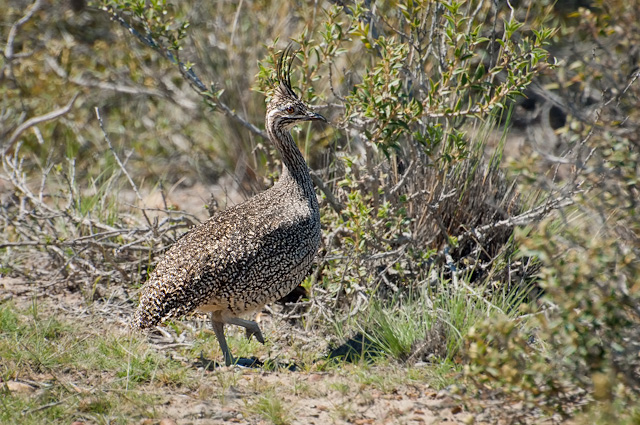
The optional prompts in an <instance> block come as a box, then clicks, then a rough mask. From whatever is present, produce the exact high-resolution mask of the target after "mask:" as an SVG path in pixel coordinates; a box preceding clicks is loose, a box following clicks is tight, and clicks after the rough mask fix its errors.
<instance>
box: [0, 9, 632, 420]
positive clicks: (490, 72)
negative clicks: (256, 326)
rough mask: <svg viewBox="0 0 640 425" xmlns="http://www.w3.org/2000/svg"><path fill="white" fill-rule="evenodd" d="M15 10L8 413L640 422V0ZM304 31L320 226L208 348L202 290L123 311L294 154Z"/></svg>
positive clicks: (6, 133)
mask: <svg viewBox="0 0 640 425" xmlns="http://www.w3.org/2000/svg"><path fill="white" fill-rule="evenodd" d="M0 9H1V10H3V14H2V17H1V18H0V19H1V20H2V25H1V26H0V32H1V33H0V38H1V39H2V44H3V51H2V53H3V54H2V59H0V61H1V62H0V95H1V102H2V106H1V108H0V149H2V170H1V171H0V211H1V213H0V225H1V226H2V229H3V232H2V235H1V236H0V263H1V264H0V265H1V268H0V276H1V280H0V285H1V287H2V293H1V294H0V374H1V375H0V379H1V384H0V392H2V397H0V422H2V423H34V424H36V423H38V424H39V423H66V424H68V423H132V422H140V423H148V424H151V423H164V424H169V423H174V422H175V423H218V422H220V423H221V422H224V421H235V422H247V423H260V422H266V423H312V422H314V421H315V422H316V423H361V424H365V423H433V422H434V421H445V420H451V421H457V422H460V423H474V422H475V423H542V422H545V421H547V422H565V421H566V422H570V423H629V424H637V423H640V404H639V403H638V390H639V389H640V343H639V342H638V341H640V335H639V333H640V304H639V302H638V301H639V298H640V261H639V254H640V252H639V251H640V224H639V223H640V222H639V218H638V199H640V194H639V189H638V176H639V175H640V173H639V171H640V170H639V165H638V164H639V161H640V128H639V127H640V126H639V124H640V116H639V111H640V105H639V102H640V88H639V84H640V83H639V82H638V77H639V76H640V67H639V60H640V50H639V49H640V48H639V47H638V46H640V40H639V39H638V38H639V37H640V31H639V28H638V25H639V24H638V23H639V22H640V4H638V2H637V1H634V0H631V1H626V2H623V1H617V0H613V1H608V2H604V1H598V0H592V1H587V0H583V1H565V2H552V1H529V0H521V1H515V0H513V1H482V0H472V1H451V2H446V1H435V0H429V1H426V0H425V1H412V0H399V1H392V2H375V1H369V0H367V1H363V2H360V1H356V2H351V1H338V0H334V1H322V2H321V1H316V2H290V3H287V4H286V5H283V4H282V3H280V2H265V1H253V0H241V1H240V2H237V1H217V2H177V3H176V4H168V3H167V2H164V1H159V0H158V1H137V0H136V1H124V0H104V1H102V2H89V3H86V2H84V1H82V0H73V1H67V2H52V1H45V0H36V1H34V2H29V1H21V0H15V1H13V0H0ZM289 40H293V41H294V42H295V43H296V45H298V46H299V52H298V61H297V62H296V63H295V64H294V70H293V80H294V86H297V87H298V88H299V93H300V96H301V97H302V98H303V99H305V100H306V101H308V102H309V103H310V104H311V105H314V107H315V108H317V110H318V111H319V112H321V113H322V114H323V115H325V116H326V117H327V118H329V121H330V122H331V124H332V125H331V126H327V127H321V126H311V125H309V126H304V127H301V128H298V129H296V130H295V138H296V140H297V141H298V145H299V147H300V149H301V151H302V152H303V154H304V155H305V157H306V158H307V161H308V163H309V166H310V168H311V170H312V175H313V178H314V182H315V184H316V187H317V192H318V196H319V197H320V199H321V200H322V204H321V208H322V220H323V238H324V241H323V246H322V248H321V251H320V253H319V256H318V259H317V262H316V264H315V265H314V267H313V269H312V270H311V273H310V275H309V277H308V278H307V279H306V280H305V282H304V283H303V284H302V285H301V287H300V288H299V289H298V290H297V291H295V292H294V293H293V294H292V295H291V296H289V297H286V298H285V299H283V300H281V301H280V302H279V303H277V304H276V305H274V306H268V307H267V308H266V309H265V311H264V312H262V313H261V315H260V320H261V321H262V326H263V327H264V328H265V330H266V334H268V335H269V336H268V338H267V339H268V341H267V344H266V345H265V346H258V345H257V344H256V343H255V342H249V341H245V340H244V339H243V338H242V335H240V334H238V335H235V334H234V335H232V338H231V345H232V351H233V352H237V353H239V354H241V355H245V356H248V355H256V356H257V357H258V358H259V359H260V360H261V361H262V362H263V363H264V364H263V366H262V367H261V368H260V369H259V370H256V371H254V370H241V369H237V368H220V367H214V366H215V365H214V363H213V362H212V361H211V360H208V359H218V358H219V357H220V353H219V350H218V347H217V344H216V343H215V341H214V339H213V337H212V334H211V333H210V332H209V331H208V330H207V329H206V326H205V324H204V322H203V321H202V320H201V318H200V317H198V316H197V315H196V316H193V317H191V318H187V319H185V320H181V321H176V322H173V323H170V324H169V326H167V327H165V328H163V329H158V330H157V331H154V332H153V333H151V334H150V335H131V334H129V333H128V332H127V331H126V329H125V327H126V322H127V320H128V317H129V315H130V314H131V312H132V310H133V308H134V307H135V304H136V302H137V301H136V300H137V290H138V289H139V288H140V287H141V285H142V284H143V283H144V281H145V279H146V277H147V276H148V273H149V271H150V270H152V269H153V267H154V265H155V264H156V263H157V261H158V260H159V259H160V258H161V256H162V253H163V252H164V251H165V250H166V249H167V248H168V247H169V246H170V245H171V244H172V243H173V242H174V241H175V240H176V239H177V238H178V237H179V236H180V235H181V234H182V233H184V232H185V231H186V230H187V229H188V228H189V227H190V226H192V225H193V224H195V223H198V222H199V221H202V220H204V219H206V218H207V217H208V216H209V215H210V214H215V211H217V210H218V209H222V208H225V207H226V206H227V205H233V204H235V203H238V202H241V201H242V200H243V199H245V198H247V197H250V196H252V195H253V194H255V193H257V192H259V191H261V190H264V189H265V188H267V187H269V186H270V185H271V184H273V182H274V181H275V180H276V179H277V176H278V173H279V171H280V167H279V166H280V164H279V158H278V156H277V154H276V153H275V151H274V149H273V147H272V146H271V145H270V144H269V142H268V140H267V139H266V137H265V133H264V131H263V129H262V125H263V122H264V111H265V97H268V96H269V92H270V90H271V88H272V87H273V83H274V70H273V65H274V61H275V59H276V57H277V55H278V53H279V51H280V50H281V49H283V48H284V47H285V46H286V45H287V43H288V42H289ZM294 364H295V369H296V371H290V370H289V369H294V367H293V366H292V365H294Z"/></svg>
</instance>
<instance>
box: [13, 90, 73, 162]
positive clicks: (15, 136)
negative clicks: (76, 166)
mask: <svg viewBox="0 0 640 425" xmlns="http://www.w3.org/2000/svg"><path fill="white" fill-rule="evenodd" d="M77 98H78V94H76V95H75V96H73V99H71V101H70V102H69V103H67V104H66V105H65V106H63V107H62V108H58V109H56V110H55V111H51V112H49V113H48V114H44V115H39V116H37V117H33V118H29V119H28V120H26V121H25V122H23V123H22V124H20V126H18V128H16V129H15V131H14V132H13V134H12V135H11V137H9V141H8V142H7V143H6V144H5V145H4V147H3V148H2V155H6V154H7V152H8V151H9V149H11V147H12V146H13V144H14V143H15V142H16V140H18V138H19V137H20V135H21V134H22V133H24V132H25V131H26V130H28V129H29V128H31V127H33V126H35V125H38V124H40V123H43V122H46V121H51V120H53V119H56V118H58V117H60V116H62V115H64V114H66V113H67V112H69V111H70V110H71V108H72V107H73V104H74V103H75V101H76V99H77Z"/></svg>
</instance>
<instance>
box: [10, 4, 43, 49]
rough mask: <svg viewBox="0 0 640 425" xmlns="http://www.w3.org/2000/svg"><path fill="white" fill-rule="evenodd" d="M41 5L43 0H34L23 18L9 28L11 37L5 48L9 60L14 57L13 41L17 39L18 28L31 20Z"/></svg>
mask: <svg viewBox="0 0 640 425" xmlns="http://www.w3.org/2000/svg"><path fill="white" fill-rule="evenodd" d="M41 5H42V0H36V1H35V2H33V4H32V5H31V7H30V8H29V10H27V13H25V15H24V16H23V17H22V18H20V19H19V20H18V21H17V22H15V23H14V24H13V25H12V26H11V29H10V30H9V37H7V45H6V46H5V48H4V57H5V58H6V59H7V61H11V59H13V58H14V54H13V43H14V41H15V39H16V35H17V34H18V29H20V27H21V26H23V25H24V24H26V23H27V22H29V20H30V19H31V18H32V17H33V15H34V14H35V13H36V12H37V11H38V9H40V6H41Z"/></svg>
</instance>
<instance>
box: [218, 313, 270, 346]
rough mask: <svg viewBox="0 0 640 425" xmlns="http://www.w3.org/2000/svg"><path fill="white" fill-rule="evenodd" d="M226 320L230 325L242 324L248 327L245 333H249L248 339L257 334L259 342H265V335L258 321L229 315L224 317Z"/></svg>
mask: <svg viewBox="0 0 640 425" xmlns="http://www.w3.org/2000/svg"><path fill="white" fill-rule="evenodd" d="M224 322H225V323H228V324H230V325H237V326H242V327H243V328H245V329H246V332H245V334H246V335H247V339H251V336H255V337H256V339H257V340H258V342H260V343H261V344H264V337H263V336H262V332H261V331H260V326H258V324H257V323H256V322H254V321H252V320H244V319H240V318H239V317H228V318H225V319H224Z"/></svg>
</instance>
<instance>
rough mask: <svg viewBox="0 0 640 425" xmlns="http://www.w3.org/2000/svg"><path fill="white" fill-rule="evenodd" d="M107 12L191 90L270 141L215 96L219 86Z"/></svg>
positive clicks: (115, 15) (109, 12)
mask: <svg viewBox="0 0 640 425" xmlns="http://www.w3.org/2000/svg"><path fill="white" fill-rule="evenodd" d="M105 11H106V12H107V13H108V14H109V16H110V17H111V19H112V20H114V21H116V22H118V23H119V24H120V25H121V26H122V27H124V28H125V29H126V30H127V31H129V33H131V34H132V35H133V36H134V37H136V38H137V39H138V40H140V41H141V42H142V43H144V44H146V45H147V46H149V47H151V48H152V49H154V50H155V51H156V52H158V53H160V54H161V55H162V56H164V57H165V58H167V59H169V60H170V61H171V62H172V63H174V64H176V65H177V66H178V69H179V70H180V73H181V74H182V75H183V76H184V77H185V79H186V80H187V82H188V83H189V85H190V86H191V88H193V89H194V90H195V91H196V92H197V93H198V94H199V95H200V96H202V97H203V98H205V100H207V101H208V102H210V103H211V106H216V107H218V108H220V109H221V110H222V112H224V114H225V115H226V116H228V117H229V118H231V119H233V120H234V121H236V122H237V123H239V124H241V125H242V126H243V127H245V128H247V129H248V130H249V131H251V132H252V133H254V134H256V135H258V136H260V137H262V138H263V139H265V140H268V139H269V136H268V135H267V133H266V132H264V131H262V130H260V129H259V128H258V127H256V126H255V125H253V124H251V123H250V122H249V121H247V120H246V119H245V118H243V117H241V116H240V115H238V114H237V113H235V112H234V111H233V110H232V109H231V108H230V107H229V106H227V105H226V104H225V103H224V102H223V101H222V100H220V98H219V97H217V96H215V95H214V94H213V92H214V91H215V90H211V89H213V88H214V87H215V86H218V85H217V84H214V85H212V87H211V89H210V88H208V87H207V86H206V85H205V84H204V83H203V82H202V80H200V78H199V77H198V75H197V74H196V73H195V71H194V70H193V68H189V67H187V65H185V64H184V63H183V62H180V61H179V60H178V59H177V58H176V57H175V55H174V54H173V53H171V52H170V51H168V50H166V49H164V48H163V47H162V46H160V45H159V44H158V43H156V41H155V40H154V39H153V38H151V37H150V36H149V35H144V34H141V33H140V32H139V31H138V30H136V29H135V28H133V27H132V26H131V25H130V24H129V23H128V22H127V21H126V20H125V19H124V18H122V17H121V16H120V15H119V14H118V13H117V12H116V11H115V10H114V9H113V8H108V9H105Z"/></svg>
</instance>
